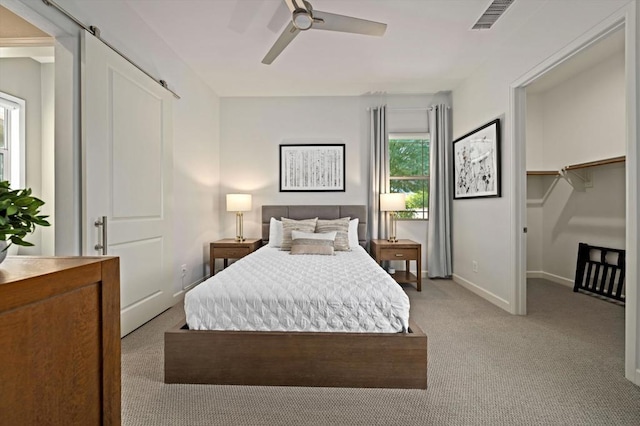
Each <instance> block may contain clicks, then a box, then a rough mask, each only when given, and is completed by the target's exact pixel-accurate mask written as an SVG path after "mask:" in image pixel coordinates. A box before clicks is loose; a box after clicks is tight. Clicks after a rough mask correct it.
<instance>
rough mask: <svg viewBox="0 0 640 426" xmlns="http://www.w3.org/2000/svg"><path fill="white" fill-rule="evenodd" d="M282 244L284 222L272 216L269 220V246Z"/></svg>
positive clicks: (277, 246)
mask: <svg viewBox="0 0 640 426" xmlns="http://www.w3.org/2000/svg"><path fill="white" fill-rule="evenodd" d="M281 246H282V222H281V221H279V220H277V219H276V218H274V217H272V218H271V220H270V221H269V244H268V247H276V248H280V247H281Z"/></svg>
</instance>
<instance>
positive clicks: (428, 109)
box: [367, 106, 451, 111]
mask: <svg viewBox="0 0 640 426" xmlns="http://www.w3.org/2000/svg"><path fill="white" fill-rule="evenodd" d="M432 109H433V106H430V107H406V108H387V111H431V110H432ZM447 109H451V107H450V106H447ZM367 111H371V107H369V108H367Z"/></svg>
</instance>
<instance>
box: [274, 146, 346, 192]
mask: <svg viewBox="0 0 640 426" xmlns="http://www.w3.org/2000/svg"><path fill="white" fill-rule="evenodd" d="M345 167H346V159H345V144H281V145H280V192H344V191H345V190H346V185H345Z"/></svg>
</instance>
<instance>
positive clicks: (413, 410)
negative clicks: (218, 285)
mask: <svg viewBox="0 0 640 426" xmlns="http://www.w3.org/2000/svg"><path fill="white" fill-rule="evenodd" d="M528 287H529V290H528V297H529V307H528V309H529V315H527V316H526V317H516V316H512V315H509V314H508V313H506V312H504V311H502V310H500V309H499V308H497V307H495V306H493V305H492V304H490V303H488V302H486V301H484V300H483V299H480V298H479V297H477V296H475V295H474V294H472V293H470V292H469V291H467V290H465V289H463V288H462V287H460V286H458V285H456V284H455V283H452V282H450V281H429V280H425V281H424V283H423V291H422V292H421V293H418V292H416V291H415V290H413V289H412V288H407V293H408V294H409V296H410V298H411V314H412V317H413V318H414V319H415V320H416V321H417V323H418V324H419V325H420V327H421V328H422V329H423V330H424V331H425V332H426V333H427V335H428V336H429V388H428V389H427V390H422V391H421V390H387V389H335V388H294V387H249V386H213V385H165V384H164V383H163V353H162V352H163V332H164V331H165V330H166V329H167V328H169V327H171V326H173V325H175V324H176V323H178V322H179V321H180V320H181V319H182V318H183V317H184V312H183V311H182V307H181V306H176V307H174V308H172V309H170V310H169V311H167V312H165V313H164V314H162V315H161V316H159V317H157V318H156V319H154V320H153V321H151V322H149V323H148V324H146V325H144V326H143V327H141V328H140V329H138V330H136V331H135V332H133V333H132V334H130V335H129V336H127V337H126V338H124V339H123V341H122V406H123V413H122V418H123V424H124V425H640V388H638V387H636V386H634V385H633V384H631V383H630V382H629V381H627V380H625V378H624V308H623V307H621V306H618V305H614V304H612V303H608V302H605V301H602V300H599V299H596V298H593V297H590V296H587V295H583V294H575V293H573V292H572V291H571V289H569V288H567V287H563V286H560V285H558V284H553V283H549V282H546V281H542V280H530V281H529V286H528Z"/></svg>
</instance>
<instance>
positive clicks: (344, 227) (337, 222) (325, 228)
mask: <svg viewBox="0 0 640 426" xmlns="http://www.w3.org/2000/svg"><path fill="white" fill-rule="evenodd" d="M350 220H351V218H350V217H343V218H340V219H333V220H324V219H319V220H318V223H317V224H316V232H318V233H320V232H331V231H336V240H335V242H334V247H335V249H336V250H338V251H350V250H351V248H350V247H349V221H350Z"/></svg>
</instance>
